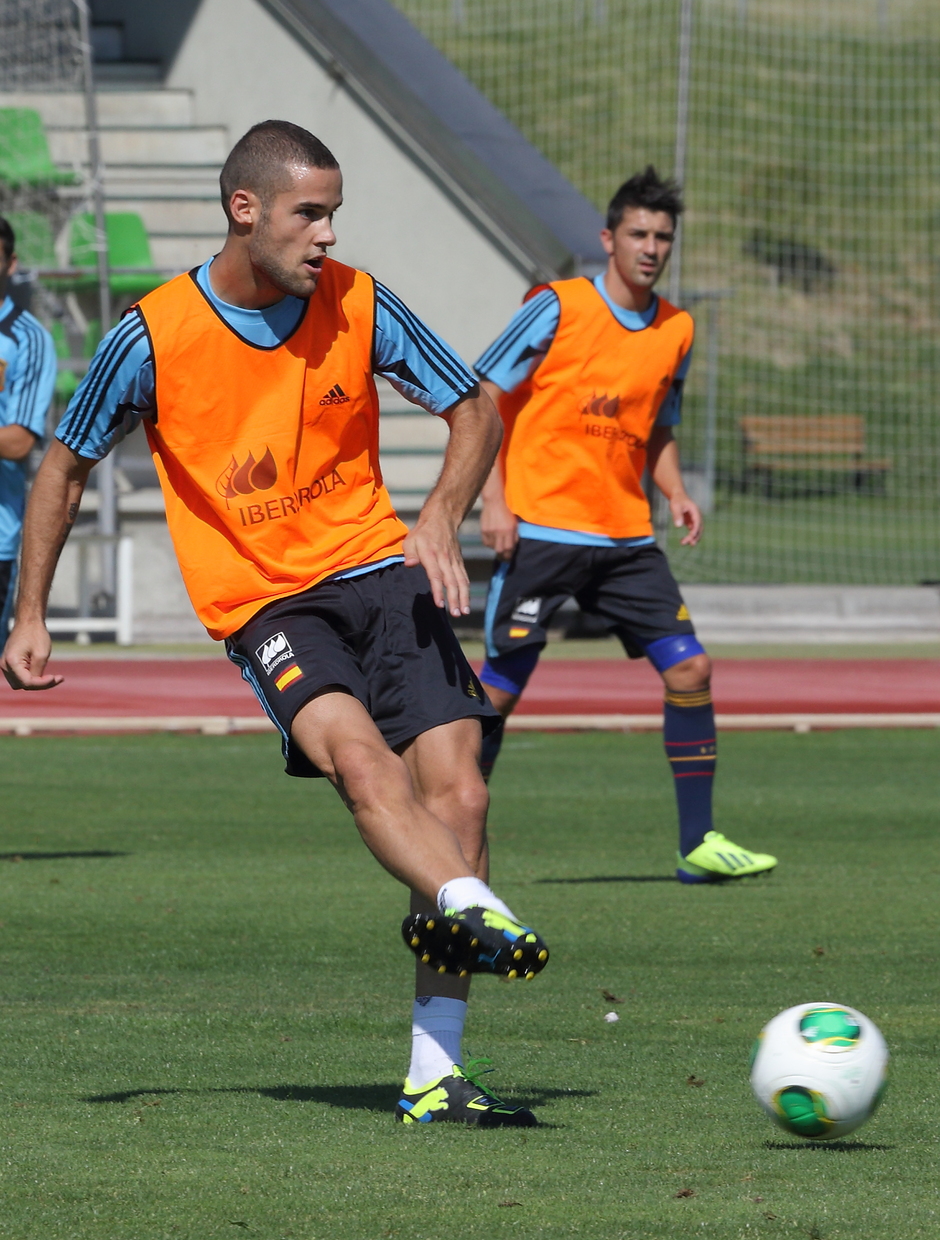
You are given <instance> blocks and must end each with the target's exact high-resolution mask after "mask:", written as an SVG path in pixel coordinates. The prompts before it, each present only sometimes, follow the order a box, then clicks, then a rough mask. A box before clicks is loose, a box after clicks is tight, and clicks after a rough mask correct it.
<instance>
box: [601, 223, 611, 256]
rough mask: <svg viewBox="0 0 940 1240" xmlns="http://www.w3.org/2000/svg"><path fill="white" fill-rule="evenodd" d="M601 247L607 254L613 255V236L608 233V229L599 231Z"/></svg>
mask: <svg viewBox="0 0 940 1240" xmlns="http://www.w3.org/2000/svg"><path fill="white" fill-rule="evenodd" d="M601 245H602V246H603V247H604V249H605V250H606V252H607V253H608V254H613V252H614V234H613V233H612V232H611V231H610V229H609V228H602V229H601Z"/></svg>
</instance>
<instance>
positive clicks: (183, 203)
mask: <svg viewBox="0 0 940 1240" xmlns="http://www.w3.org/2000/svg"><path fill="white" fill-rule="evenodd" d="M106 189H107V194H108V205H109V207H110V209H111V210H112V211H136V212H137V214H138V215H139V216H140V218H141V219H142V220H143V221H144V224H145V225H146V228H147V231H148V232H149V233H150V234H151V236H153V235H154V234H155V233H164V234H166V235H176V234H181V233H189V234H192V235H193V236H212V237H216V236H218V235H219V234H220V233H224V232H225V228H226V224H225V215H224V213H223V211H222V206H221V203H220V202H219V193H218V188H217V189H216V193H215V197H214V198H211V199H208V198H143V197H140V196H137V197H124V196H123V195H122V196H118V195H116V194H115V193H114V192H113V188H112V185H111V183H110V182H106Z"/></svg>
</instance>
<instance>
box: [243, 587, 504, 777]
mask: <svg viewBox="0 0 940 1240" xmlns="http://www.w3.org/2000/svg"><path fill="white" fill-rule="evenodd" d="M225 647H226V650H227V651H228V657H229V658H230V659H231V660H232V661H233V662H234V663H237V664H238V666H239V667H240V668H241V671H242V676H243V677H244V679H245V680H247V681H248V683H249V684H250V685H251V687H252V688H253V689H254V691H255V693H256V694H257V695H258V698H259V700H260V702H261V705H262V706H263V707H264V709H265V711H266V712H267V714H268V716H269V717H270V718H271V719H272V720H273V722H274V723H276V724H277V727H278V729H279V730H280V733H281V736H282V738H283V750H284V757H285V759H286V762H287V773H288V775H301V776H317V775H322V774H323V772H322V771H321V770H319V769H318V768H317V767H316V766H314V765H313V763H312V762H311V761H310V760H309V758H307V756H306V755H305V754H304V753H303V752H302V751H301V749H300V748H299V746H297V745H295V744H294V742H293V741H292V740H291V736H290V730H291V724H292V723H293V721H294V716H295V715H296V714H297V712H298V711H299V710H300V709H301V707H303V706H305V705H306V704H307V702H309V701H310V699H311V698H312V697H315V696H316V695H317V693H318V692H319V691H320V690H321V689H323V688H324V687H325V686H326V685H341V686H342V687H343V688H344V689H346V690H348V691H349V693H351V694H352V696H353V697H355V698H357V699H358V701H360V702H361V703H362V704H363V706H364V707H365V708H366V710H367V711H368V712H369V714H370V715H371V716H372V718H373V719H374V720H375V722H376V725H377V726H378V729H379V731H380V732H381V733H382V735H383V736H384V737H385V739H386V741H387V742H388V744H389V746H390V747H391V748H395V747H396V746H398V745H402V744H404V742H405V741H409V740H412V739H413V738H414V737H415V736H420V734H421V733H422V732H427V731H428V730H429V729H430V728H436V727H439V726H440V725H441V724H443V723H452V722H453V721H454V720H455V719H468V718H478V719H479V720H480V722H481V723H482V724H483V731H484V734H486V733H487V732H490V731H492V730H493V728H495V727H497V726H498V724H499V715H497V713H496V711H495V710H494V709H493V707H492V706H491V705H490V703H489V702H488V700H487V698H486V694H485V693H484V691H483V687H482V685H481V684H480V682H479V680H478V679H477V677H476V675H475V674H474V672H473V669H472V668H471V667H470V664H469V663H468V662H467V660H466V658H465V656H464V653H463V651H462V650H461V648H460V643H459V642H458V641H457V638H456V637H455V636H454V631H453V629H452V628H451V627H450V623H449V621H448V618H447V613H446V612H445V611H444V610H443V608H440V607H436V606H435V605H434V599H433V598H432V596H431V587H430V584H429V582H428V578H427V574H426V573H425V571H424V569H423V568H420V567H419V568H405V566H404V565H403V564H393V565H391V566H389V567H388V568H380V569H376V570H375V571H374V572H371V573H364V574H363V575H362V576H360V577H351V578H347V579H346V580H345V581H337V580H335V579H334V580H328V581H322V582H320V583H319V585H316V586H313V587H312V588H311V589H309V590H305V591H304V592H303V593H302V594H294V595H292V596H291V597H290V598H285V599H279V600H278V601H277V602H275V603H269V604H268V606H267V607H264V608H263V609H262V610H261V611H259V612H258V614H257V615H256V616H252V618H251V620H249V621H248V623H247V624H246V625H245V627H244V628H243V629H241V630H240V631H239V632H238V633H236V634H235V635H234V636H233V637H230V638H228V639H227V640H226V643H225Z"/></svg>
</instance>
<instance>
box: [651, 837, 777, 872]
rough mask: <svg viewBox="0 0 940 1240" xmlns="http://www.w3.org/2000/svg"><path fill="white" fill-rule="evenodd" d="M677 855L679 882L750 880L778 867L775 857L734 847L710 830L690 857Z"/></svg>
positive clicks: (738, 845)
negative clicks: (729, 879) (730, 879)
mask: <svg viewBox="0 0 940 1240" xmlns="http://www.w3.org/2000/svg"><path fill="white" fill-rule="evenodd" d="M677 855H678V858H679V867H678V869H677V870H676V878H678V880H679V882H680V883H720V882H724V880H725V879H728V878H749V877H752V876H753V875H755V874H767V873H768V872H769V871H770V870H772V869H773V868H774V866H775V865H776V864H777V858H776V857H771V855H770V854H769V853H756V852H750V851H749V850H748V849H746V848H742V847H741V846H740V844H732V842H731V840H728V839H725V837H724V836H723V835H722V834H721V832H720V831H709V832H708V833H707V834H706V836H705V839H704V840H703V841H702V843H701V844H699V846H698V848H693V849H692V851H691V852H690V853H689V855H688V856H687V857H683V855H682V853H678V854H677Z"/></svg>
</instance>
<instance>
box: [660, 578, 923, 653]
mask: <svg viewBox="0 0 940 1240" xmlns="http://www.w3.org/2000/svg"><path fill="white" fill-rule="evenodd" d="M682 594H683V597H684V598H685V600H686V602H687V603H688V605H689V610H690V611H691V613H692V619H693V620H694V622H695V628H696V632H698V633H699V635H700V636H702V637H703V638H704V639H705V640H706V641H720V642H742V643H752V642H753V643H765V642H782V643H787V642H879V641H883V642H904V641H936V640H938V639H940V592H938V590H937V589H935V588H934V587H932V586H789V585H786V586H784V585H781V586H701V585H698V586H697V585H688V586H683V588H682Z"/></svg>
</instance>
